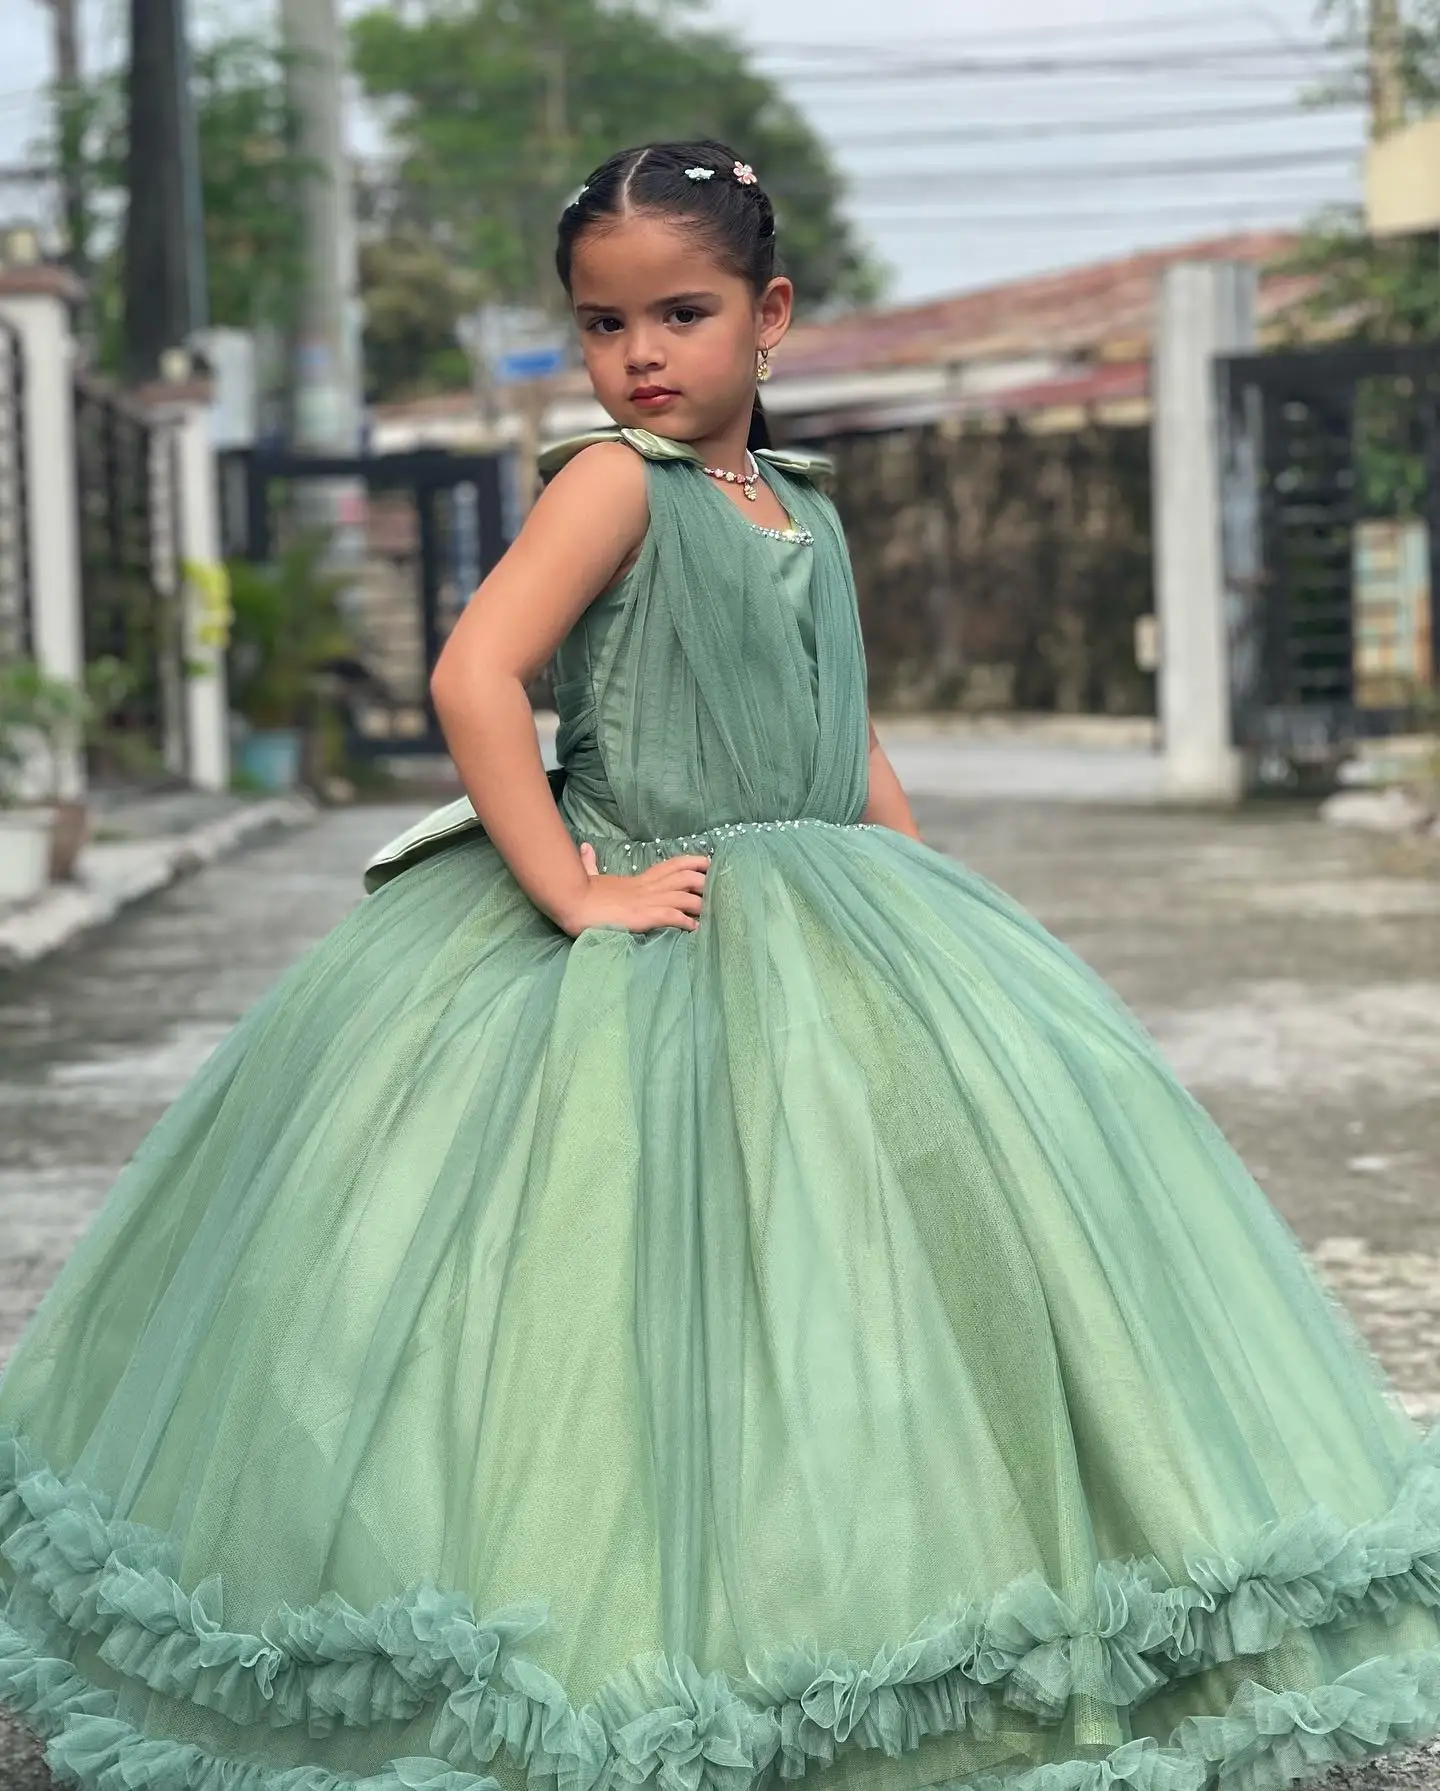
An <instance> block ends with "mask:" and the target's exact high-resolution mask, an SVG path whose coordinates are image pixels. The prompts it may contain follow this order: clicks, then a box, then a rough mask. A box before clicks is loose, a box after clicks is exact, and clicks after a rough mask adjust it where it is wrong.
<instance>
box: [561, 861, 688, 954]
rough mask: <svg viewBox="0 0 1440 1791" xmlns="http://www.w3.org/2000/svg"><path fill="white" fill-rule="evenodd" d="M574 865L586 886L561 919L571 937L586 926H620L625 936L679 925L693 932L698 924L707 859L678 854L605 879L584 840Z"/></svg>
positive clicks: (578, 934) (575, 935)
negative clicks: (572, 910)
mask: <svg viewBox="0 0 1440 1791" xmlns="http://www.w3.org/2000/svg"><path fill="white" fill-rule="evenodd" d="M580 862H581V863H582V864H583V865H584V866H585V874H586V877H587V878H588V879H589V882H588V887H587V888H586V891H585V894H584V896H583V897H582V898H581V901H580V904H579V906H578V907H577V908H576V911H575V913H574V915H573V916H567V918H566V921H565V931H566V932H567V933H568V934H569V935H570V937H571V938H572V939H576V938H578V937H579V936H580V934H581V933H583V932H584V931H585V930H586V929H587V928H588V927H623V928H624V929H625V931H626V932H629V933H651V932H654V931H655V930H656V929H657V928H660V927H682V928H684V930H685V931H686V932H690V933H693V932H694V931H695V929H696V928H697V927H698V926H699V925H700V920H699V915H700V909H701V905H702V898H703V896H704V894H705V873H706V871H708V870H709V868H710V860H709V859H708V858H705V857H702V856H700V855H698V854H695V853H683V854H681V856H680V857H678V858H662V859H661V861H660V862H659V864H652V865H651V866H650V868H649V870H646V871H638V872H636V874H635V875H634V876H621V877H615V876H607V875H606V874H605V873H603V872H602V871H601V870H600V867H599V865H598V863H597V861H596V858H595V848H594V847H593V846H592V845H591V844H590V842H589V841H588V840H587V841H586V842H585V844H584V845H582V846H581V848H580Z"/></svg>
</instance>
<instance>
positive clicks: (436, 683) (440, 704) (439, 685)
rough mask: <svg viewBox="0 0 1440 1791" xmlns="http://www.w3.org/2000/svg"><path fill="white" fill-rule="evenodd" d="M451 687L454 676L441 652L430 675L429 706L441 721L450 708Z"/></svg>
mask: <svg viewBox="0 0 1440 1791" xmlns="http://www.w3.org/2000/svg"><path fill="white" fill-rule="evenodd" d="M453 685H454V675H453V673H452V672H451V670H450V668H449V666H447V664H446V663H445V655H444V653H443V652H442V653H441V655H440V657H439V658H438V659H437V660H436V661H435V665H434V667H433V669H432V670H431V673H430V706H431V708H432V709H434V711H435V713H436V715H437V716H440V717H441V718H442V719H443V717H444V715H445V712H446V711H447V709H448V708H449V707H450V693H451V689H452V687H453Z"/></svg>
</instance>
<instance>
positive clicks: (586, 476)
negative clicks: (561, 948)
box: [430, 442, 704, 934]
mask: <svg viewBox="0 0 1440 1791" xmlns="http://www.w3.org/2000/svg"><path fill="white" fill-rule="evenodd" d="M646 522H647V513H646V502H645V469H644V466H643V464H642V462H641V461H640V460H639V459H638V458H637V457H636V455H635V454H634V453H633V452H632V451H631V450H630V449H629V448H627V447H624V446H623V445H621V444H620V443H618V442H616V443H602V444H599V445H597V446H594V447H590V448H586V449H585V450H584V451H583V452H582V453H580V454H578V455H577V456H576V457H575V459H574V460H572V461H570V462H569V464H568V465H566V466H565V467H563V468H562V469H561V470H560V472H559V473H557V474H556V476H555V478H554V479H553V480H552V481H551V483H550V484H549V485H548V486H547V487H546V488H545V490H544V491H543V492H542V493H541V494H540V497H539V498H538V499H537V500H536V503H535V506H534V508H533V509H532V510H531V512H530V514H529V516H528V517H527V518H526V520H525V526H524V528H523V529H522V530H521V531H520V534H519V535H518V536H517V537H516V539H515V541H514V542H513V543H512V545H511V547H510V549H509V551H508V552H507V553H506V555H505V557H504V558H503V559H502V560H501V561H500V564H499V565H498V566H496V568H495V569H494V571H493V572H491V574H490V576H489V577H488V578H487V579H486V580H485V582H484V583H483V584H482V585H481V586H480V589H479V590H478V591H477V592H476V593H475V595H474V596H473V597H472V598H471V600H470V602H469V604H468V605H467V606H466V608H465V610H464V612H463V613H462V615H461V617H460V620H459V621H458V622H457V623H456V624H455V627H454V629H453V630H452V631H451V634H450V638H449V639H448V640H447V641H446V643H445V646H444V649H443V651H442V652H441V654H440V657H439V659H438V660H437V661H436V664H435V669H434V671H433V673H432V674H431V678H430V691H431V695H432V697H433V699H434V703H435V713H436V715H437V717H438V718H439V722H440V727H441V731H442V732H443V733H444V735H445V744H446V745H447V746H448V747H449V749H450V755H451V757H452V758H453V759H454V761H455V767H456V770H457V771H458V772H459V774H460V781H461V783H462V784H463V785H464V787H465V793H466V794H467V795H468V796H469V798H470V800H471V802H472V803H473V804H474V807H475V813H476V814H477V815H478V816H479V818H480V822H481V825H482V826H483V827H484V829H485V831H486V833H487V834H488V835H489V836H490V838H491V840H492V841H493V842H494V844H495V846H496V848H497V849H498V851H499V852H500V855H501V857H503V858H504V860H505V862H506V864H507V865H509V867H510V869H511V871H512V872H513V873H514V876H515V880H516V882H517V883H519V885H520V887H521V888H522V889H523V890H524V891H525V893H526V894H527V895H528V896H529V897H530V899H531V901H533V902H534V903H535V905H536V907H538V908H540V909H542V910H543V911H544V912H545V913H546V914H548V915H549V916H550V918H551V919H552V920H554V921H555V922H556V924H557V925H558V926H560V927H562V928H563V929H564V930H565V931H566V932H567V933H571V934H575V933H578V932H580V931H581V930H582V929H583V927H584V926H586V925H625V926H631V927H634V928H637V929H638V930H645V929H646V928H647V927H648V926H650V925H676V926H680V925H691V924H693V922H692V921H691V919H690V917H691V916H693V915H695V914H697V913H698V912H699V899H698V894H697V893H696V892H697V891H698V890H699V889H703V886H704V877H703V873H700V874H699V875H698V876H697V875H696V873H695V872H694V871H690V872H688V873H684V872H680V871H674V872H671V873H670V874H669V876H668V878H667V877H666V876H660V877H656V876H654V875H652V876H650V877H649V878H647V879H645V880H644V881H645V888H644V889H643V890H642V889H641V888H640V887H639V885H640V884H641V882H642V879H641V878H617V877H597V876H595V875H594V873H593V871H591V870H590V869H589V867H588V866H587V865H586V863H585V861H584V860H583V859H582V858H581V855H580V853H579V852H578V851H577V850H576V846H575V842H574V841H573V840H572V839H571V837H570V833H569V830H568V829H567V828H566V826H565V823H564V821H563V820H562V819H561V817H560V811H559V810H558V808H557V807H556V806H555V801H554V798H553V797H552V795H551V793H550V785H549V782H548V780H547V778H546V775H545V766H544V761H543V760H542V758H541V756H540V743H539V741H538V739H537V737H536V734H535V722H534V718H533V715H532V712H531V708H530V702H529V699H528V698H527V696H526V695H525V685H526V683H527V682H528V681H529V680H530V679H531V678H533V677H534V676H535V674H536V673H537V672H538V671H539V670H540V669H541V667H542V666H544V665H545V663H546V662H547V661H548V660H549V658H550V656H551V654H552V653H554V651H555V649H556V647H557V646H558V645H559V644H560V642H561V641H562V640H563V639H564V638H565V636H566V635H567V634H568V633H569V631H570V629H571V628H572V627H573V625H574V623H575V622H576V620H577V619H578V617H579V616H580V615H581V613H582V612H583V611H584V610H585V609H586V607H587V606H588V605H589V604H590V603H591V602H592V601H593V600H594V598H596V597H597V596H598V595H599V594H600V592H601V591H603V590H604V589H605V587H606V586H607V585H608V584H609V583H610V582H611V580H612V579H613V578H614V576H615V574H616V572H617V570H618V569H619V568H620V567H621V566H622V565H623V564H624V563H625V561H626V559H627V558H628V557H629V556H630V555H631V554H632V553H633V552H634V550H635V548H636V547H637V546H638V544H639V542H640V541H641V539H642V537H643V536H644V533H645V528H646ZM672 862H674V861H672ZM694 862H695V863H696V864H698V863H700V862H701V861H700V860H698V859H697V860H695V861H694ZM660 868H661V867H656V870H657V871H658V870H660ZM622 884H623V885H625V886H626V887H625V889H624V890H623V891H622V890H619V889H617V888H616V887H615V886H616V885H622ZM672 885H674V888H673V889H672V887H671V886H672ZM652 910H653V911H654V913H653V918H652Z"/></svg>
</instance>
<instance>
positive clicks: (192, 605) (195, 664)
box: [133, 378, 230, 790]
mask: <svg viewBox="0 0 1440 1791" xmlns="http://www.w3.org/2000/svg"><path fill="white" fill-rule="evenodd" d="M133 397H134V399H135V401H136V402H137V403H139V404H140V405H141V406H142V407H143V408H144V410H145V412H146V414H147V415H148V416H149V418H150V419H151V420H152V421H153V422H155V423H158V424H161V425H163V426H164V428H165V430H166V432H167V435H169V437H170V439H169V440H168V441H166V442H164V443H162V444H161V445H160V453H161V454H162V455H165V454H168V453H169V452H170V450H171V448H172V447H173V460H172V461H171V466H172V468H173V476H174V481H175V483H174V489H173V490H172V491H170V492H169V493H168V496H169V499H170V503H171V505H172V506H173V508H172V529H171V545H172V547H173V553H174V560H175V562H176V563H175V566H174V569H173V570H174V577H175V580H176V588H177V589H178V591H179V593H180V597H181V618H182V623H181V643H182V657H183V660H184V668H183V677H182V682H181V690H180V700H181V702H182V703H183V706H184V715H185V746H186V764H185V774H186V777H187V780H188V781H189V782H190V784H192V785H193V786H194V788H195V789H197V790H226V789H228V788H229V787H230V732H229V717H228V708H229V701H228V693H227V690H226V683H225V649H224V646H223V645H222V643H221V640H220V638H219V636H220V628H219V623H220V613H219V610H220V601H219V600H220V595H221V593H222V591H223V586H224V562H223V560H222V559H221V543H220V507H219V466H218V464H217V460H216V454H215V444H214V439H213V423H214V418H213V412H214V403H213V400H214V392H213V389H212V386H211V383H210V381H209V380H208V379H203V378H186V379H179V380H173V381H158V382H156V383H155V384H154V385H148V386H141V387H140V388H139V389H138V390H137V391H136V392H135V393H134V394H133ZM171 432H173V433H171Z"/></svg>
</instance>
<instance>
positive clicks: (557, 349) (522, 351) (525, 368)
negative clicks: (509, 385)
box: [495, 343, 565, 383]
mask: <svg viewBox="0 0 1440 1791" xmlns="http://www.w3.org/2000/svg"><path fill="white" fill-rule="evenodd" d="M564 368H565V350H564V348H563V347H561V346H560V345H559V344H558V343H556V344H555V345H553V346H552V347H549V348H518V349H515V350H513V351H512V352H511V353H510V354H502V355H501V356H500V358H499V360H498V361H497V362H496V363H495V377H496V379H498V380H500V381H501V382H502V383H503V382H505V381H507V380H516V379H544V378H545V377H546V375H547V374H551V373H561V372H563V371H564Z"/></svg>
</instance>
